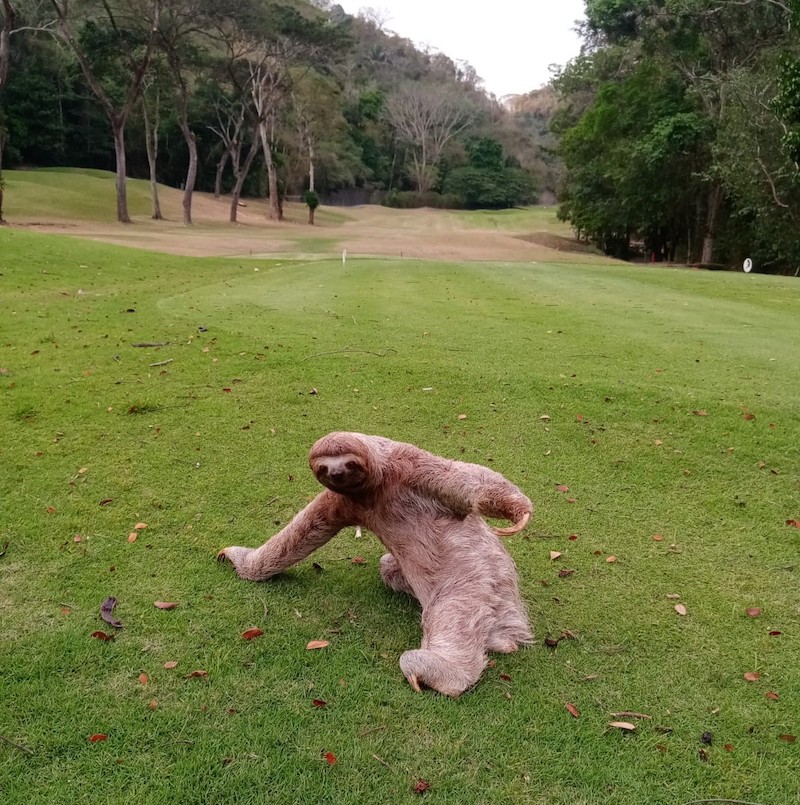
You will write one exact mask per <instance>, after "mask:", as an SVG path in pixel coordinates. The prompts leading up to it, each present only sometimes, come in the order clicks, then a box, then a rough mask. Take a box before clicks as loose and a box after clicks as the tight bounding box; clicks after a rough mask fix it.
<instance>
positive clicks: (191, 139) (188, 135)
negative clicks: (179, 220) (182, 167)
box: [180, 118, 197, 226]
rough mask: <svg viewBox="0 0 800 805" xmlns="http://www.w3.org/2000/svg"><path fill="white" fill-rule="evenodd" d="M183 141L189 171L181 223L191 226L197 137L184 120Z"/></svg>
mask: <svg viewBox="0 0 800 805" xmlns="http://www.w3.org/2000/svg"><path fill="white" fill-rule="evenodd" d="M180 127H181V132H182V133H183V139H184V140H186V146H187V147H188V149H189V169H188V170H187V171H186V186H185V187H184V188H183V223H184V225H185V226H191V225H192V194H193V193H194V185H195V182H196V181H197V137H196V136H195V133H194V132H193V131H192V130H191V129H190V128H189V123H188V121H187V120H186V118H184V119H183V120H181V123H180Z"/></svg>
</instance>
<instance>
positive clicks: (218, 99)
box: [0, 0, 556, 223]
mask: <svg viewBox="0 0 800 805" xmlns="http://www.w3.org/2000/svg"><path fill="white" fill-rule="evenodd" d="M2 9H3V19H2V37H3V38H2V48H1V49H0V53H1V54H2V56H0V63H2V65H3V66H2V75H0V92H1V93H2V97H1V98H0V145H1V146H2V152H3V164H4V165H5V167H7V168H11V167H16V166H53V165H64V166H71V167H94V168H105V169H108V170H117V172H118V186H119V192H118V199H117V205H118V217H119V220H120V221H127V220H128V214H127V210H126V204H125V194H124V177H125V176H126V175H127V176H133V177H137V178H147V177H150V178H151V179H152V182H153V192H154V194H156V187H155V183H156V181H158V182H163V183H166V184H168V185H171V186H173V187H180V188H184V189H185V193H186V196H185V199H184V220H185V222H186V223H191V193H192V191H193V190H194V189H198V190H203V191H208V192H214V193H215V194H217V195H219V194H231V220H235V217H236V209H237V203H238V200H239V198H240V197H241V196H243V195H250V196H260V197H267V198H268V199H269V205H270V216H271V217H272V218H275V219H280V218H281V216H282V206H281V205H282V200H283V198H285V197H287V196H288V197H295V198H296V197H299V196H303V195H305V197H306V198H312V197H313V203H318V201H319V200H322V201H323V202H325V203H336V202H339V201H341V202H344V203H347V202H349V203H369V202H374V201H382V202H384V203H387V204H389V205H394V206H423V205H427V206H438V207H443V206H447V207H490V208H502V207H509V206H513V205H516V204H527V203H531V202H533V201H535V200H536V198H537V194H538V192H540V191H542V190H545V189H547V188H552V187H554V183H555V167H554V166H555V164H556V157H555V155H554V154H553V152H552V148H551V145H552V143H551V140H550V136H549V134H548V131H547V128H546V118H545V117H544V116H543V115H542V114H540V113H539V112H538V111H537V110H534V111H533V113H531V111H530V109H526V111H525V112H524V113H520V114H516V113H514V112H512V111H510V110H509V109H507V108H506V107H505V106H504V105H503V104H501V103H500V102H499V101H498V100H497V99H495V98H494V97H492V96H489V95H487V94H486V93H485V92H484V91H483V89H482V88H481V82H480V79H479V77H478V76H477V75H476V74H475V70H474V69H473V68H472V67H471V66H470V65H469V64H466V63H458V62H454V61H453V60H451V59H450V58H448V57H447V56H446V55H444V54H442V53H439V52H432V51H431V52H428V51H423V50H420V49H418V48H417V47H415V46H414V45H413V44H412V43H411V42H410V41H408V40H406V39H403V38H401V37H399V36H397V35H395V34H394V33H392V32H390V31H386V30H384V29H385V21H384V19H383V18H382V17H381V15H380V14H379V13H378V12H376V11H374V10H371V9H365V10H363V11H362V12H361V13H360V14H359V15H358V16H351V15H348V14H346V13H344V11H343V10H342V9H341V7H340V6H337V5H332V4H331V3H329V2H324V1H323V0H316V1H315V2H313V3H308V2H304V1H303V0H214V2H210V0H125V1H124V2H120V1H119V0H84V1H82V2H79V1H78V0H47V1H46V2H45V0H2ZM10 203H11V200H10V199H6V204H7V205H8V204H10ZM153 204H154V213H153V214H154V217H158V215H159V212H158V206H157V198H156V197H155V195H154V202H153Z"/></svg>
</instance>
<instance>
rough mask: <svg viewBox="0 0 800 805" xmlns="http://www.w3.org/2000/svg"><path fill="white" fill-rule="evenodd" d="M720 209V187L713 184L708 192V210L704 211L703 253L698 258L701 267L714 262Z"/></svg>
mask: <svg viewBox="0 0 800 805" xmlns="http://www.w3.org/2000/svg"><path fill="white" fill-rule="evenodd" d="M721 208H722V185H720V184H718V183H715V184H713V185H712V186H711V189H710V190H709V191H708V209H707V210H706V226H705V232H704V234H703V253H702V255H701V256H700V263H701V264H702V265H711V263H713V262H714V244H715V242H716V239H717V220H718V218H719V212H720V210H721Z"/></svg>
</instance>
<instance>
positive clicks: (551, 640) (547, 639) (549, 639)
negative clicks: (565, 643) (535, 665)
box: [544, 637, 561, 648]
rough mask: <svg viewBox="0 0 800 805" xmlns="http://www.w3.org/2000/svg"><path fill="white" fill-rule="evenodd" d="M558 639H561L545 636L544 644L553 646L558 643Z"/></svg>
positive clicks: (549, 646)
mask: <svg viewBox="0 0 800 805" xmlns="http://www.w3.org/2000/svg"><path fill="white" fill-rule="evenodd" d="M559 640H561V638H560V637H545V639H544V644H545V645H546V646H547V647H548V648H555V647H556V646H557V645H558V642H559Z"/></svg>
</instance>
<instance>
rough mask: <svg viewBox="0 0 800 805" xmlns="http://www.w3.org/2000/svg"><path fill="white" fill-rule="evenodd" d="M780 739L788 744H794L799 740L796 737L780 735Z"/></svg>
mask: <svg viewBox="0 0 800 805" xmlns="http://www.w3.org/2000/svg"><path fill="white" fill-rule="evenodd" d="M778 739H779V740H781V741H786V743H787V744H793V743H794V742H795V741H796V740H797V736H796V735H779V736H778Z"/></svg>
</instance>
